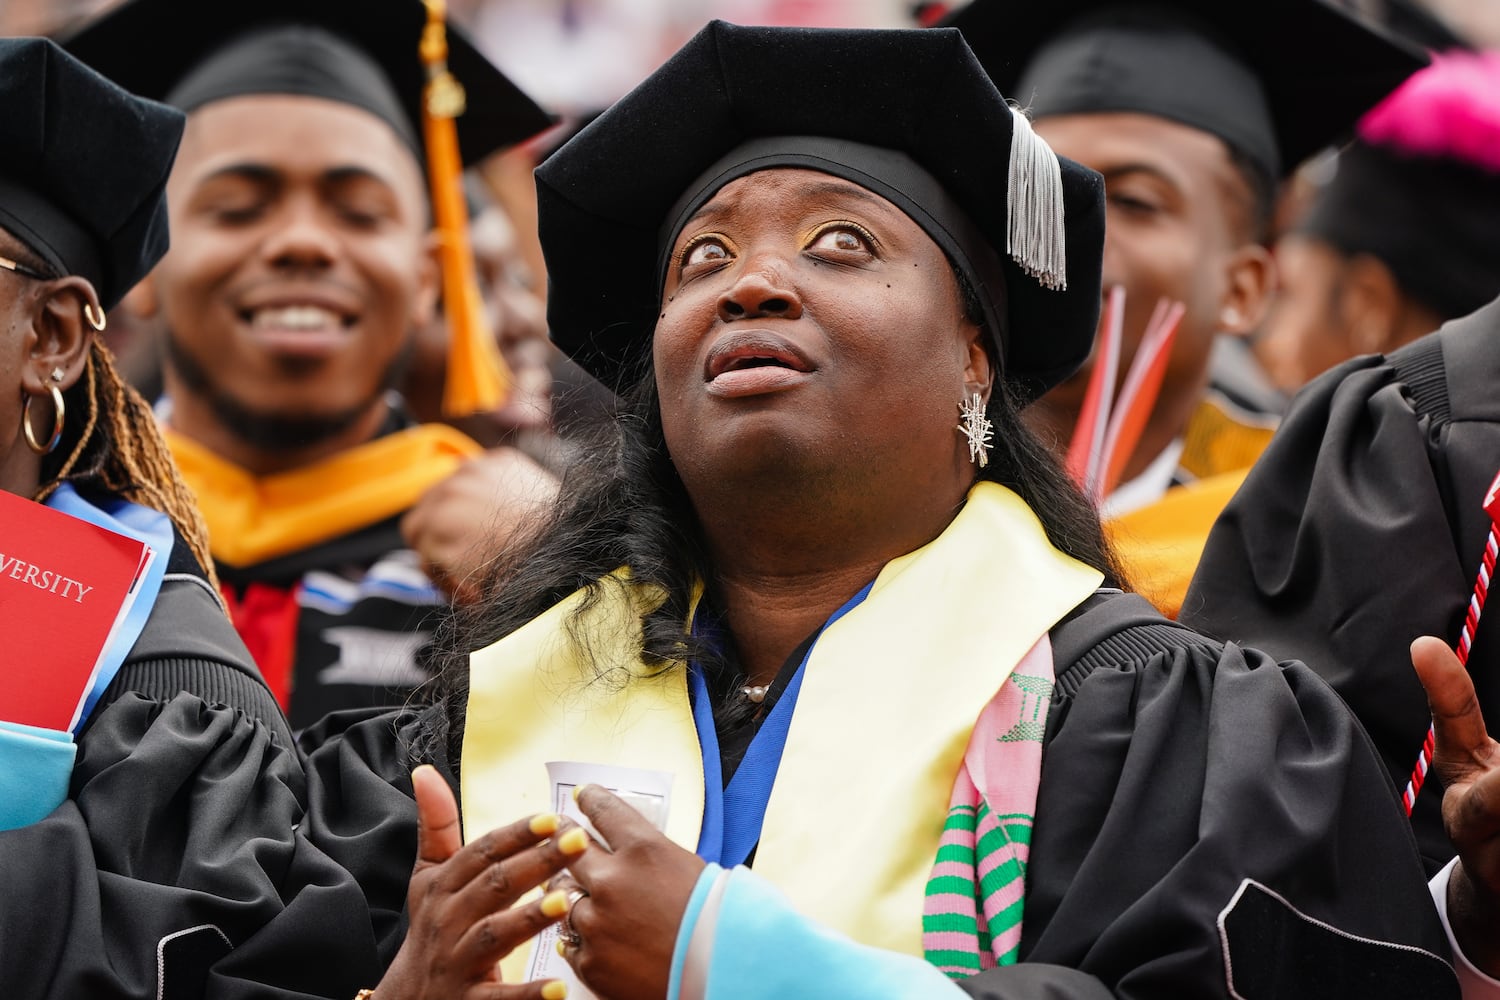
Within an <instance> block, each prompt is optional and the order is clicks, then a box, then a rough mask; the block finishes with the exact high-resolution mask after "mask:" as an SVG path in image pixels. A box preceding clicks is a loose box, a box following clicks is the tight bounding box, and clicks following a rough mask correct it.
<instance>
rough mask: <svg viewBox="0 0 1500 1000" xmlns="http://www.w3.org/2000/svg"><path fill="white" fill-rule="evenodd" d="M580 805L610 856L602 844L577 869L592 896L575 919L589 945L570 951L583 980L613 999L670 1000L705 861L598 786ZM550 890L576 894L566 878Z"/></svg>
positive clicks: (586, 790)
mask: <svg viewBox="0 0 1500 1000" xmlns="http://www.w3.org/2000/svg"><path fill="white" fill-rule="evenodd" d="M578 806H579V808H580V809H582V810H583V814H584V815H585V816H587V817H588V818H589V821H590V822H591V823H593V824H594V828H595V829H596V830H598V831H599V833H600V835H601V836H603V838H604V840H606V841H607V842H608V843H609V847H610V849H609V850H607V851H606V850H603V849H601V848H602V845H598V844H596V845H595V846H594V849H593V850H591V851H588V852H586V853H584V854H583V855H582V856H581V857H579V858H578V860H576V861H571V862H569V866H570V870H571V871H572V873H573V878H574V881H576V883H577V886H576V888H579V889H582V890H583V891H584V892H586V893H588V895H587V896H584V897H583V898H581V899H579V900H578V901H577V902H576V903H574V904H573V910H572V912H571V914H570V915H569V917H568V922H569V923H571V925H572V928H573V931H574V933H576V934H577V935H578V936H579V937H580V938H581V939H582V941H581V943H579V944H578V945H576V946H574V947H572V948H568V949H567V952H566V957H567V959H568V964H570V965H571V966H572V967H573V970H574V971H575V972H577V973H578V977H579V978H580V979H582V980H583V981H584V983H585V984H586V985H587V986H588V987H589V989H591V990H593V991H594V992H595V993H597V994H598V995H599V996H601V997H606V998H608V1000H662V998H663V997H665V996H666V995H667V982H668V979H669V978H670V976H671V971H672V952H673V950H674V949H675V947H676V944H677V928H678V925H679V924H680V923H681V922H682V914H683V911H684V910H686V909H687V904H688V898H689V897H690V896H691V895H692V894H693V887H694V886H695V885H696V884H697V882H698V876H699V875H700V874H702V872H703V861H702V860H701V859H700V858H698V857H697V856H696V855H694V854H692V853H690V852H688V851H685V850H683V849H682V848H681V847H678V846H677V845H676V844H674V843H672V842H671V841H670V840H668V839H667V838H666V837H665V836H663V835H662V834H661V833H658V832H657V830H656V828H655V827H653V826H652V825H651V824H650V822H648V821H647V820H646V818H645V817H644V816H642V815H641V814H640V813H638V812H636V811H635V809H634V808H632V807H631V806H630V805H629V804H627V803H626V802H624V801H623V800H621V799H620V798H618V797H617V796H615V795H613V794H611V793H610V792H609V790H608V789H605V788H601V787H599V786H598V785H585V786H584V787H582V788H581V789H579V793H578ZM550 888H552V889H564V890H571V889H573V888H574V886H573V885H572V884H571V883H569V881H568V880H567V877H566V876H560V877H558V878H556V879H553V880H552V883H551V886H550Z"/></svg>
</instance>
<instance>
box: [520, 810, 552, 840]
mask: <svg viewBox="0 0 1500 1000" xmlns="http://www.w3.org/2000/svg"><path fill="white" fill-rule="evenodd" d="M557 824H558V817H557V814H556V813H542V814H541V815H540V816H533V817H531V822H530V823H529V824H527V825H528V826H530V827H531V832H532V833H534V834H536V835H537V836H538V837H550V836H552V835H553V834H554V833H556V832H557Z"/></svg>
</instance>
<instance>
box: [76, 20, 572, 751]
mask: <svg viewBox="0 0 1500 1000" xmlns="http://www.w3.org/2000/svg"><path fill="white" fill-rule="evenodd" d="M427 20H428V12H427V10H426V8H425V7H424V6H423V5H422V4H421V3H418V2H416V0H405V2H391V3H387V4H384V5H382V6H380V7H379V8H373V9H372V8H371V6H370V5H369V4H368V3H365V2H360V0H338V2H328V3H319V4H313V5H309V4H306V3H302V2H300V0H276V2H265V0H258V2H253V3H227V4H214V5H205V4H199V3H192V2H183V0H146V2H142V0H136V2H132V3H125V4H120V5H118V6H115V7H112V8H111V9H110V10H109V11H107V12H105V13H103V14H102V15H101V16H100V17H98V18H96V19H94V20H93V21H91V22H90V23H88V24H86V25H84V26H82V27H81V28H80V29H79V30H78V31H77V32H75V33H74V34H73V35H72V36H71V37H69V38H68V40H67V47H68V49H69V51H71V52H73V53H74V54H75V55H77V56H78V57H79V58H81V59H82V60H83V61H85V62H87V63H88V64H89V65H91V66H92V67H94V68H95V69H97V70H98V71H100V72H101V73H103V74H105V75H106V76H108V77H110V78H111V79H113V80H114V81H115V82H117V83H119V84H120V85H121V86H124V87H126V88H127V89H130V90H132V91H135V92H138V93H140V94H142V95H144V96H147V97H151V98H153V99H156V100H160V101H162V102H164V103H166V104H169V105H172V106H174V107H177V108H180V109H181V110H182V111H184V112H185V113H186V114H187V115H188V119H189V130H190V131H189V137H190V139H189V142H188V143H187V145H186V146H185V147H184V152H183V156H182V157H180V158H179V161H178V163H177V165H176V168H175V169H176V172H175V174H174V183H173V186H172V191H173V196H174V198H176V199H177V201H176V202H175V203H174V205H173V213H174V224H173V225H174V239H175V241H176V245H175V247H174V250H175V251H176V252H173V253H169V254H168V255H167V256H166V257H165V258H164V259H163V261H162V263H161V264H160V265H158V266H157V268H156V269H155V270H154V271H153V272H152V274H151V275H150V276H149V277H148V279H147V283H146V287H145V288H144V289H143V291H142V294H141V296H140V298H139V300H138V301H140V302H142V303H148V305H142V306H141V313H142V316H141V318H142V320H143V321H144V322H146V323H148V324H150V325H151V326H152V328H153V329H155V330H158V331H159V332H160V334H161V337H162V342H163V347H164V349H165V351H164V354H165V364H166V368H165V377H166V386H167V398H166V399H165V400H164V402H163V405H161V406H160V407H159V408H158V415H159V417H160V419H161V421H162V424H163V426H164V427H165V428H166V436H167V441H168V443H169V445H170V446H171V447H172V450H173V453H174V456H175V458H176V460H177V462H178V464H179V465H180V467H181V469H182V474H183V477H184V478H185V479H186V480H187V482H188V484H189V485H190V486H191V487H192V489H193V491H194V492H195V493H196V494H197V496H198V498H199V503H200V505H201V507H202V510H203V516H204V519H205V520H206V521H207V523H208V528H209V542H210V545H211V548H212V552H213V556H214V561H215V564H216V567H217V568H218V571H219V576H220V579H221V581H222V583H223V585H224V587H223V589H224V595H225V599H226V601H227V603H228V605H229V609H230V612H231V615H232V616H233V619H234V622H235V626H236V628H237V629H238V630H239V632H240V634H241V636H242V638H243V639H244V640H245V644H246V645H247V646H248V647H249V649H250V651H251V653H252V655H253V656H254V657H255V661H256V663H257V665H258V666H259V667H260V670H261V672H262V674H263V675H264V676H265V678H266V680H267V683H268V684H269V686H270V687H271V690H272V691H273V692H274V693H275V695H276V697H277V699H278V700H279V701H280V703H281V704H282V706H283V707H284V708H285V710H286V711H287V714H288V715H289V717H290V718H291V721H292V724H293V726H294V727H300V726H303V725H307V724H309V723H311V722H314V721H316V720H317V719H319V718H321V717H322V716H323V715H324V714H326V713H327V712H330V711H334V710H337V709H340V708H354V707H368V706H389V705H399V704H402V703H404V702H405V701H406V700H407V699H408V698H410V697H413V696H414V694H415V693H416V692H418V691H419V689H420V688H422V686H423V685H424V684H425V683H426V682H427V681H428V680H429V679H430V677H431V671H430V669H429V667H430V656H429V648H428V647H429V640H430V639H431V637H432V635H433V633H434V631H435V630H436V628H437V623H438V621H439V620H440V619H441V617H442V616H443V614H444V613H445V610H446V607H447V605H448V595H447V593H446V592H445V591H444V590H443V589H442V588H441V587H440V586H439V581H437V580H435V579H434V578H433V577H434V575H435V574H434V573H432V572H429V568H428V567H427V566H425V565H424V563H423V558H422V557H421V556H420V555H419V554H418V553H417V552H415V551H413V550H412V548H411V547H410V546H409V545H408V544H407V542H406V541H405V540H403V538H402V535H401V531H400V521H401V518H402V516H403V515H405V514H406V513H408V512H409V511H410V510H412V509H413V507H414V506H415V505H416V504H417V503H418V501H419V500H420V499H421V498H422V497H423V496H424V495H425V494H426V493H427V492H428V491H429V490H431V489H432V488H433V487H435V486H436V485H438V484H439V483H442V482H443V481H445V480H447V479H448V478H449V477H451V476H453V475H454V474H455V472H457V470H458V469H459V468H460V467H461V465H462V464H463V463H464V462H466V461H467V460H470V459H473V458H475V457H476V456H478V455H479V454H480V452H481V449H480V447H479V445H478V444H477V443H475V442H474V441H473V440H471V439H470V438H468V437H467V436H466V435H464V434H462V433H461V432H459V431H458V430H455V429H454V428H452V427H450V426H447V425H445V424H438V423H425V424H424V423H418V422H417V421H415V420H413V419H412V418H411V416H410V415H409V414H407V412H406V408H405V405H404V404H403V403H402V402H401V400H400V399H399V397H396V396H395V394H394V393H393V392H392V389H393V387H394V386H396V385H398V384H400V382H401V378H402V375H403V373H404V370H405V367H406V365H407V362H408V360H409V358H410V356H411V352H412V348H413V345H414V343H415V337H416V332H417V329H418V327H419V326H421V325H425V324H426V323H428V322H430V321H431V320H432V317H433V315H434V305H435V303H436V301H437V299H438V296H439V295H441V296H442V297H443V299H444V301H445V302H446V304H447V305H446V308H445V310H444V316H445V318H446V320H447V327H448V330H449V336H448V338H447V345H448V347H449V350H450V355H449V360H450V363H449V365H448V373H449V379H448V382H447V385H446V387H445V393H444V397H443V398H444V406H445V407H446V408H448V409H449V411H450V412H451V413H454V414H457V413H460V412H462V413H463V414H465V415H467V414H468V413H472V412H475V411H477V410H483V409H487V408H489V409H493V408H495V407H497V406H498V404H499V402H501V401H503V398H504V394H505V388H504V381H503V376H502V372H503V361H502V360H501V359H500V357H499V354H498V351H497V350H496V349H495V348H494V345H493V343H492V341H493V334H492V333H491V332H490V331H489V330H488V329H484V328H483V327H484V325H485V324H484V320H483V316H482V314H481V312H480V310H479V308H478V303H479V299H478V298H477V297H475V296H477V291H476V290H475V288H474V287H473V276H472V273H471V272H472V260H471V259H470V255H469V253H468V246H467V243H466V241H465V240H466V237H465V236H464V234H463V233H462V232H461V230H462V228H463V224H464V223H463V218H464V216H463V202H462V199H461V196H460V195H461V189H460V188H459V187H458V185H459V184H460V183H461V169H462V166H463V165H464V164H465V163H477V162H478V161H479V160H481V159H482V158H484V157H485V156H487V155H489V154H491V153H494V152H495V151H497V150H499V149H502V148H504V147H507V146H509V145H512V144H514V143H517V142H520V141H522V140H523V139H525V138H527V137H529V136H531V135H532V134H534V133H536V132H538V131H540V130H541V129H543V128H545V127H546V126H547V125H548V124H550V121H551V119H550V116H548V115H547V114H546V113H545V112H543V111H542V110H541V109H540V108H539V107H537V105H536V104H535V103H534V102H532V101H531V99H530V98H529V97H527V96H526V95H525V94H524V93H522V92H521V91H520V90H519V89H518V88H516V87H515V85H514V84H512V83H511V82H510V80H509V79H507V78H506V77H505V75H504V74H503V73H501V72H500V70H499V69H498V68H496V67H495V66H494V65H492V64H491V63H490V62H489V61H488V60H487V59H485V58H484V56H482V55H481V54H480V53H479V52H478V50H476V49H475V48H474V47H473V45H472V44H471V43H469V41H468V40H467V39H466V38H465V37H463V36H462V35H461V34H460V33H458V32H453V33H452V34H451V37H448V36H446V35H445V36H444V37H446V38H447V40H446V41H444V43H443V44H444V47H445V48H444V51H445V53H446V54H445V60H446V61H445V62H444V64H443V65H444V66H445V67H446V68H447V71H451V74H452V75H451V76H450V77H447V78H446V79H447V81H448V83H449V84H453V81H454V80H455V79H456V80H457V84H456V87H457V91H456V92H457V93H458V94H460V95H463V94H467V106H466V107H465V108H463V109H461V110H462V113H457V112H458V111H459V110H460V109H450V111H449V112H448V113H449V114H450V115H456V116H453V117H450V118H449V119H439V121H440V122H441V125H439V126H437V127H436V132H435V134H441V133H442V131H443V128H442V127H443V126H449V127H451V128H452V130H453V131H454V132H455V133H456V139H454V141H455V142H456V143H457V148H456V149H450V148H449V147H448V145H447V144H444V143H439V142H434V143H432V147H431V148H429V144H428V141H427V139H426V137H425V136H426V133H425V131H424V128H425V124H424V121H425V119H424V115H425V112H424V110H423V108H424V107H425V106H426V105H425V103H424V102H425V100H426V98H425V96H424V95H425V93H426V87H427V86H428V82H429V72H428V67H427V66H426V65H425V64H424V63H423V61H422V57H421V54H420V53H421V40H422V38H423V30H424V26H425V24H426V23H427ZM167 40H170V44H165V43H166V41H167ZM153 47H156V48H159V49H160V51H158V52H155V53H154V54H153V56H152V57H151V58H142V57H141V53H142V52H143V51H150V50H151V49H152V48H153ZM440 79H443V78H441V77H440ZM450 96H451V95H450ZM459 103H462V101H460V102H459ZM351 114H357V115H359V116H360V117H359V119H357V120H352V121H351V120H350V119H349V118H347V116H348V115H351ZM340 129H343V131H340ZM194 137H197V141H193V138H194ZM313 160H316V161H317V162H316V163H311V162H310V161H313ZM226 163H227V164H229V165H230V166H229V167H225V168H224V169H222V170H221V169H220V167H223V165H224V164H226ZM200 168H201V169H200ZM434 191H436V192H451V193H452V195H453V196H454V197H456V198H458V200H457V202H456V204H457V207H458V212H457V216H456V218H452V217H451V216H452V213H448V214H446V215H445V213H444V212H443V211H441V210H440V208H439V205H441V204H446V203H447V202H449V201H452V200H453V199H451V198H449V199H443V200H442V201H441V202H439V201H435V200H434V198H433V195H432V192H434ZM304 205H306V206H308V207H307V210H306V212H305V213H304V212H303V207H304ZM225 206H228V207H227V208H226V207H225ZM294 206H295V207H294ZM450 223H451V225H450ZM450 230H451V231H450ZM434 246H436V247H438V248H439V249H434ZM465 277H467V283H466V281H465ZM471 300H472V301H471ZM468 305H473V306H474V308H473V309H468V308H465V307H466V306H468ZM486 348H488V351H486ZM492 366H493V367H494V369H495V371H493V372H489V371H488V369H489V368H491V367H492ZM486 375H487V380H488V381H489V382H490V383H491V384H489V385H488V388H489V389H490V390H491V392H492V395H491V396H490V397H489V398H483V397H482V396H481V394H479V393H477V392H474V393H472V394H470V395H469V396H468V397H465V396H464V395H463V394H462V393H460V392H457V391H455V387H457V388H468V389H473V388H474V387H475V386H477V385H480V384H482V383H484V382H486V381H487V380H486V377H485V376H486ZM416 696H418V697H420V694H416Z"/></svg>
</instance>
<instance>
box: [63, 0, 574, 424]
mask: <svg viewBox="0 0 1500 1000" xmlns="http://www.w3.org/2000/svg"><path fill="white" fill-rule="evenodd" d="M65 44H66V45H67V47H68V49H69V51H71V52H73V53H74V54H76V55H77V56H78V57H79V58H81V59H83V60H84V61H85V62H88V63H89V64H90V65H92V66H94V67H95V68H96V69H98V70H99V71H100V72H103V73H105V74H106V75H108V76H110V77H111V78H112V79H114V80H115V81H116V82H118V83H120V84H121V85H122V86H125V87H127V88H129V89H131V90H133V91H136V92H137V93H141V94H145V95H147V96H150V97H153V98H157V99H160V100H164V101H166V102H168V103H170V104H173V105H175V106H177V107H180V108H182V109H184V110H186V111H188V112H192V111H194V110H196V109H197V108H200V107H203V106H204V105H207V104H210V103H213V102H214V101H219V100H224V99H227V98H231V97H239V96H249V95H255V94H293V95H299V96H305V97H317V98H322V99H325V100H330V101H336V102H339V103H342V104H347V105H351V106H353V107H357V108H360V109H362V110H364V111H367V112H369V113H370V114H372V115H374V116H376V117H377V118H379V119H381V120H382V121H384V122H386V123H387V124H388V125H389V126H390V127H391V128H392V129H393V130H394V131H395V132H396V134H397V135H398V136H400V137H401V138H402V140H403V141H404V142H405V143H406V144H407V145H408V146H409V147H410V148H411V149H412V150H413V154H414V155H415V156H416V157H417V160H418V162H419V163H421V164H422V165H423V166H424V168H425V170H426V173H427V175H428V180H429V183H430V185H431V194H432V200H433V209H434V215H435V218H436V221H437V227H438V230H439V232H440V234H441V235H442V237H443V241H442V253H443V277H444V283H443V294H444V309H445V312H446V314H447V316H448V321H449V326H450V351H449V365H448V387H447V389H446V390H445V393H444V400H445V401H444V408H445V409H446V410H449V411H450V413H453V414H455V415H456V414H459V413H469V412H474V411H475V410H480V409H489V408H493V407H494V406H495V405H498V403H499V401H500V399H501V398H503V395H504V391H505V381H506V376H505V372H504V362H503V361H502V360H501V358H500V356H499V351H498V349H497V348H496V347H495V345H494V338H493V337H492V336H491V335H490V333H489V332H488V331H487V330H486V329H484V325H483V320H482V308H481V305H480V302H479V296H478V291H477V288H476V287H475V285H474V281H473V277H472V261H471V260H470V258H469V256H468V252H467V235H466V230H465V218H466V215H465V212H464V199H463V191H462V186H461V185H462V181H461V176H460V175H461V171H462V167H463V165H465V164H469V163H474V162H477V161H478V160H480V159H483V158H484V157H485V156H487V155H489V154H490V153H493V152H495V151H496V150H498V149H501V148H503V147H506V146H510V145H513V144H515V143H517V142H520V141H522V140H524V139H527V138H529V137H531V136H532V135H535V134H536V133H537V132H539V131H541V130H542V129H544V128H547V127H548V126H549V125H550V124H551V123H552V118H551V116H550V115H548V114H547V113H546V112H544V111H543V110H542V109H541V108H539V107H538V106H537V105H536V104H535V102H533V101H532V100H531V98H530V97H528V96H526V94H525V93H523V92H522V91H521V90H520V89H519V88H518V87H517V86H516V85H515V84H514V83H512V82H511V81H510V80H509V79H508V78H507V77H506V76H505V74H503V73H502V72H500V70H499V69H498V68H497V67H495V66H494V65H493V64H492V63H491V62H490V61H489V60H487V59H486V58H485V57H484V56H483V55H481V54H480V53H479V51H478V50H477V49H476V48H475V47H474V46H473V44H472V43H471V42H470V41H469V40H468V39H467V38H466V37H465V36H464V35H463V34H462V33H461V32H459V31H457V30H455V29H453V28H452V27H451V26H449V25H447V23H446V17H445V9H444V5H443V3H442V2H441V0H428V2H427V3H425V4H424V3H423V2H421V0H254V2H247V3H203V2H200V0H129V2H127V3H125V4H123V5H121V6H119V7H116V8H114V9H112V10H110V11H109V12H107V13H106V14H104V15H103V16H101V17H100V18H98V19H96V20H95V21H93V22H91V23H89V24H87V25H85V26H84V27H83V28H81V29H80V30H79V31H78V32H76V33H75V34H73V35H72V36H71V37H70V38H68V39H67V40H66V42H65ZM146 53H150V54H149V55H146ZM460 150H461V153H460Z"/></svg>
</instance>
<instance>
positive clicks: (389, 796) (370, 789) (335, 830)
mask: <svg viewBox="0 0 1500 1000" xmlns="http://www.w3.org/2000/svg"><path fill="white" fill-rule="evenodd" d="M442 732H446V720H445V718H444V716H443V708H442V706H441V704H439V705H433V706H428V707H426V708H423V709H403V710H398V711H389V712H379V711H373V710H365V709H360V710H351V711H347V712H336V713H334V714H332V715H330V716H328V717H326V718H325V719H323V720H322V721H321V722H319V723H318V724H317V725H316V726H313V727H311V728H309V729H307V730H304V731H303V732H302V733H301V734H300V735H299V737H298V748H299V750H300V751H301V752H302V754H303V766H304V768H305V769H306V773H307V786H308V801H309V807H308V812H307V818H306V821H305V822H304V824H303V829H304V832H305V833H306V835H307V837H308V839H309V840H310V841H311V842H312V843H314V844H315V845H316V846H317V847H318V848H319V849H320V850H321V851H323V852H324V853H326V854H327V855H328V856H329V857H330V858H332V859H333V860H334V861H335V862H337V863H338V865H339V867H340V868H342V869H343V870H344V871H346V872H348V873H349V874H350V876H351V877H353V878H354V880H355V881H356V882H358V884H359V885H360V887H361V888H362V889H363V891H364V894H365V899H366V901H367V905H368V907H369V914H370V923H371V927H372V929H373V930H374V933H375V938H376V942H377V951H378V953H379V955H380V960H381V963H382V966H385V965H389V964H390V962H391V960H392V959H394V958H395V957H396V952H397V951H398V950H399V949H400V947H401V942H402V941H403V940H404V939H405V937H406V928H407V914H406V890H407V886H408V884H409V883H410V882H411V873H412V866H413V865H414V864H415V863H416V857H417V805H416V801H415V799H414V798H413V794H414V793H413V791H412V783H411V771H412V768H413V767H415V766H416V765H417V764H418V763H429V764H433V765H434V766H435V767H437V769H438V771H439V773H441V774H442V775H443V776H444V777H445V778H446V779H447V780H448V784H449V786H450V787H452V789H453V792H454V795H455V797H456V796H457V795H458V780H457V776H456V775H455V774H454V773H453V770H452V769H451V768H450V767H449V766H448V761H447V755H446V753H445V752H444V746H445V742H444V740H443V738H442V737H441V736H437V737H435V736H434V733H442ZM365 985H366V986H374V985H375V984H374V981H371V982H369V983H366V984H365Z"/></svg>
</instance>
